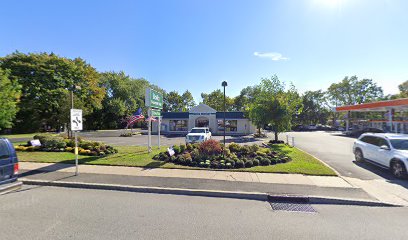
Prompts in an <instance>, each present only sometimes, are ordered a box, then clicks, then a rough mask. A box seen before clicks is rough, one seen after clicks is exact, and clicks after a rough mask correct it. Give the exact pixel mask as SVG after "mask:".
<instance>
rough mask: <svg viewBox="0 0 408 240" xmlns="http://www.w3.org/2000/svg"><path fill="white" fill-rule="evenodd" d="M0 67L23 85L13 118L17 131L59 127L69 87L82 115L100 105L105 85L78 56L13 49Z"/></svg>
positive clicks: (67, 105) (64, 115)
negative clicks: (14, 117)
mask: <svg viewBox="0 0 408 240" xmlns="http://www.w3.org/2000/svg"><path fill="white" fill-rule="evenodd" d="M0 68H2V69H9V70H10V76H11V77H12V78H15V79H17V81H18V83H19V84H20V85H21V86H22V95H21V101H20V103H19V104H18V107H19V109H20V111H19V112H18V113H17V116H16V121H15V129H16V130H18V131H24V132H27V131H37V130H39V129H41V128H43V127H45V126H48V127H51V128H59V127H60V126H62V125H64V124H66V123H68V122H69V108H70V105H71V104H70V103H71V100H70V91H73V93H74V98H75V107H76V108H81V109H83V111H84V118H85V119H86V117H87V116H88V115H89V114H90V113H92V112H93V111H94V110H95V109H98V108H101V107H102V105H101V102H102V99H103V97H104V95H105V89H103V88H102V87H100V85H99V74H98V72H97V71H96V70H95V68H93V67H92V66H91V65H89V64H88V63H86V62H85V61H84V60H82V59H81V58H75V59H68V58H63V57H59V56H57V55H55V54H53V53H51V54H48V53H29V54H23V53H20V52H15V53H13V54H10V55H7V56H6V57H2V58H0ZM74 86H77V87H74ZM85 122H86V121H85Z"/></svg>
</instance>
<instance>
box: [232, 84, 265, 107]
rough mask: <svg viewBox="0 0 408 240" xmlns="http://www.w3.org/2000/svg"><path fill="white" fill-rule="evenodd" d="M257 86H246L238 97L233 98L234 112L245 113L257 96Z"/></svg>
mask: <svg viewBox="0 0 408 240" xmlns="http://www.w3.org/2000/svg"><path fill="white" fill-rule="evenodd" d="M259 90H260V89H259V87H258V86H248V87H246V88H243V89H242V90H241V92H240V93H239V95H238V96H236V97H235V98H234V108H235V110H236V111H241V112H247V111H248V109H249V105H250V103H251V102H253V101H254V99H255V97H256V96H257V95H258V94H259Z"/></svg>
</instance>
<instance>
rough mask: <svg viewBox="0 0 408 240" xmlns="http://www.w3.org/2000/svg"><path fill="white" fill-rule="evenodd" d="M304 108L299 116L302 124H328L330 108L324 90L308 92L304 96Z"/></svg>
mask: <svg viewBox="0 0 408 240" xmlns="http://www.w3.org/2000/svg"><path fill="white" fill-rule="evenodd" d="M302 104H303V108H302V111H301V113H300V114H299V122H300V123H302V124H317V123H320V124H326V122H327V120H328V118H329V115H330V108H329V107H328V103H327V98H326V94H325V92H323V91H322V90H317V91H307V92H305V93H304V94H303V95H302Z"/></svg>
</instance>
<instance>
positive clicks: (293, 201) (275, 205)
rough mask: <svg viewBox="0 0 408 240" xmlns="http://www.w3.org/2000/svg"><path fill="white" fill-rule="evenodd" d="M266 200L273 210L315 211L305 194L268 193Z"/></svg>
mask: <svg viewBox="0 0 408 240" xmlns="http://www.w3.org/2000/svg"><path fill="white" fill-rule="evenodd" d="M268 201H269V204H271V207H272V209H273V210H274V211H289V212H307V213H315V212H317V211H316V210H315V209H314V208H313V207H312V205H310V204H309V198H308V197H305V196H291V195H269V196H268Z"/></svg>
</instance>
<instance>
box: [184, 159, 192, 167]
mask: <svg viewBox="0 0 408 240" xmlns="http://www.w3.org/2000/svg"><path fill="white" fill-rule="evenodd" d="M192 163H193V160H192V159H191V158H186V159H185V160H184V164H185V165H186V166H191V165H192Z"/></svg>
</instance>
